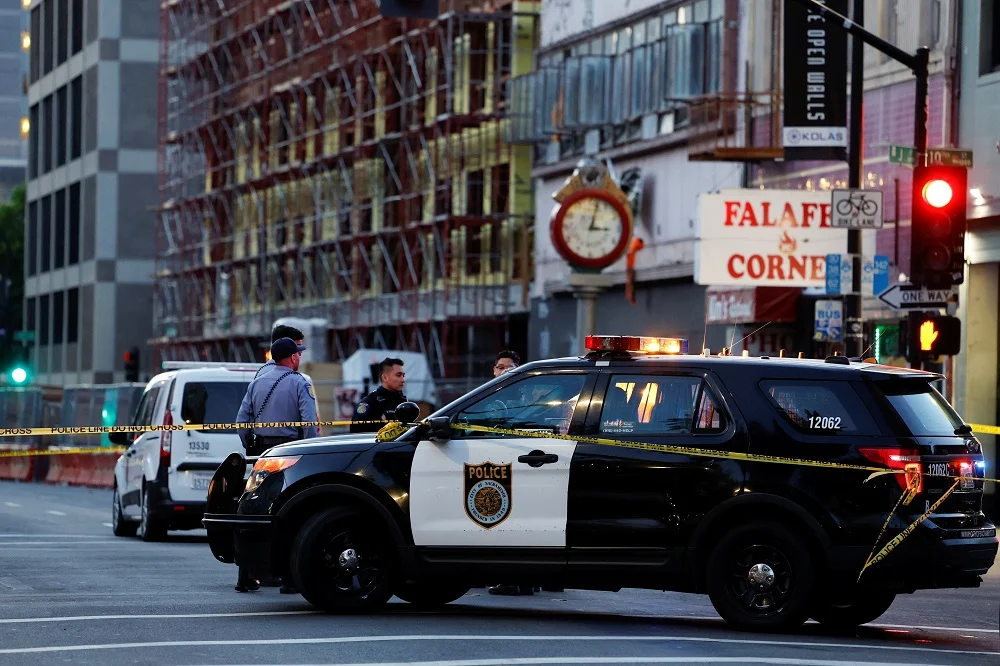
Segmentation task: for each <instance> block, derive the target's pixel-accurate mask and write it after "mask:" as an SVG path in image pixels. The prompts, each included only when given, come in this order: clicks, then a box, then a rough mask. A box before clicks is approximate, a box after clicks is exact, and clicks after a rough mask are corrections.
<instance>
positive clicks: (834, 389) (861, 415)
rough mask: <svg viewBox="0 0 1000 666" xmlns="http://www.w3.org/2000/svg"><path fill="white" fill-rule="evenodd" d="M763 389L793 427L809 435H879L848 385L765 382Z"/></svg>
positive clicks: (861, 403) (836, 383)
mask: <svg viewBox="0 0 1000 666" xmlns="http://www.w3.org/2000/svg"><path fill="white" fill-rule="evenodd" d="M760 386H761V388H762V389H763V391H764V393H765V394H766V395H767V396H768V397H769V398H770V399H771V402H772V404H774V406H775V407H776V408H777V409H778V411H779V412H780V413H781V414H782V416H784V418H785V419H786V420H787V421H788V422H789V423H791V425H792V426H793V427H795V428H796V429H797V430H799V431H800V432H803V433H809V434H816V435H819V434H851V435H877V434H878V427H877V426H876V425H875V422H874V421H873V420H872V417H871V415H870V414H869V413H868V408H867V407H865V405H864V403H863V402H862V401H861V398H860V397H858V394H857V393H856V392H855V391H854V389H853V388H851V386H850V385H849V384H847V383H845V382H822V381H817V382H796V381H777V380H775V381H765V382H761V384H760Z"/></svg>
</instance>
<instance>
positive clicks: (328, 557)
mask: <svg viewBox="0 0 1000 666" xmlns="http://www.w3.org/2000/svg"><path fill="white" fill-rule="evenodd" d="M373 527H374V528H375V529H372V528H373ZM377 527H378V526H377V525H373V524H372V521H371V520H370V519H365V518H364V517H363V516H362V515H361V514H360V513H359V512H357V511H354V510H351V509H343V508H338V509H328V510H326V511H322V512H320V513H318V514H316V515H315V516H313V517H312V518H310V519H309V520H307V521H306V523H305V524H304V525H303V526H302V528H301V529H300V530H299V532H298V534H297V535H296V536H295V539H294V541H293V543H292V551H291V558H290V569H291V574H292V580H293V581H294V582H295V585H296V587H297V588H298V590H299V593H300V594H302V596H303V597H305V598H306V601H308V602H309V603H311V604H313V605H314V606H318V607H320V608H322V609H324V610H326V611H328V612H344V611H347V612H352V611H353V612H357V611H362V612H363V611H371V610H374V609H376V608H379V607H381V606H383V605H384V604H385V603H386V602H387V601H389V598H390V597H392V583H393V580H392V579H393V575H394V571H395V557H394V553H393V545H392V543H391V541H390V540H389V539H387V538H386V536H385V532H386V530H379V529H377Z"/></svg>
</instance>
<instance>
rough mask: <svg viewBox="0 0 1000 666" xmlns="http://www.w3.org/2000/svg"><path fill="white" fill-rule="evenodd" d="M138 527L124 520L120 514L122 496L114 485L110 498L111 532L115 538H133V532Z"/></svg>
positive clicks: (116, 485) (123, 516)
mask: <svg viewBox="0 0 1000 666" xmlns="http://www.w3.org/2000/svg"><path fill="white" fill-rule="evenodd" d="M137 529H139V525H138V524H136V523H133V522H131V521H129V520H126V519H125V515H124V514H123V513H122V496H121V494H119V492H118V484H115V494H114V496H113V497H112V498H111V532H112V533H113V534H114V535H115V536H119V537H130V536H135V531H136V530H137Z"/></svg>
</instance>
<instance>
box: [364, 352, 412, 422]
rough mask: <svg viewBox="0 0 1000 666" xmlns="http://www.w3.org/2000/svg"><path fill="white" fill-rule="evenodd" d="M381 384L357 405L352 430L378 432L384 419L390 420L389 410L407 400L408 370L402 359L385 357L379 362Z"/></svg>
mask: <svg viewBox="0 0 1000 666" xmlns="http://www.w3.org/2000/svg"><path fill="white" fill-rule="evenodd" d="M379 384H380V385H379V387H378V388H377V389H375V390H374V391H372V392H371V393H369V394H368V395H366V396H365V397H364V398H363V399H362V400H361V402H359V403H358V404H357V406H355V408H354V415H353V416H352V417H351V432H378V431H379V429H380V428H381V427H382V425H383V421H388V414H387V412H391V411H393V410H395V409H396V407H399V405H400V404H402V403H404V402H406V396H405V395H403V387H404V386H406V372H404V370H403V361H402V360H401V359H398V358H385V359H383V360H382V362H381V363H379Z"/></svg>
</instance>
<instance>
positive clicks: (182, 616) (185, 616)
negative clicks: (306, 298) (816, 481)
mask: <svg viewBox="0 0 1000 666" xmlns="http://www.w3.org/2000/svg"><path fill="white" fill-rule="evenodd" d="M117 542H118V540H117V539H108V540H107V541H103V542H100V543H117ZM4 545H5V546H8V545H17V544H4ZM101 596H115V595H101ZM396 605H398V606H401V605H406V604H396ZM322 614H323V611H319V610H315V611H314V610H301V611H253V612H233V613H169V614H159V613H157V614H148V615H145V614H134V613H133V614H129V615H66V616H61V617H21V618H0V624H30V623H38V622H87V621H101V620H194V619H205V618H213V617H267V616H279V615H322ZM635 617H643V618H645V617H655V618H656V619H660V620H696V621H711V622H722V618H720V617H711V616H707V615H705V616H702V615H666V616H635ZM806 626H819V623H817V622H815V621H813V620H810V621H808V622H807V623H806ZM864 627H873V628H879V629H920V630H924V631H953V632H965V633H972V634H997V633H1000V629H987V628H985V627H937V626H929V625H910V624H864V625H861V627H859V628H864Z"/></svg>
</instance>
